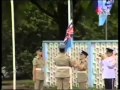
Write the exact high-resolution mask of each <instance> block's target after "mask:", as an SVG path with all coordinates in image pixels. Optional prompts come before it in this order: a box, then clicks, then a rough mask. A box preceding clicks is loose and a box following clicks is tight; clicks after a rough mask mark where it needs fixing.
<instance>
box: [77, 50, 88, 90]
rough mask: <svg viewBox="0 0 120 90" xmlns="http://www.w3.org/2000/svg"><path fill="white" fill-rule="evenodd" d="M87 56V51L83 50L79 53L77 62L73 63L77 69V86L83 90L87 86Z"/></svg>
mask: <svg viewBox="0 0 120 90" xmlns="http://www.w3.org/2000/svg"><path fill="white" fill-rule="evenodd" d="M87 56H88V53H87V52H85V51H82V52H81V53H80V60H79V61H78V62H76V65H75V67H76V68H77V69H78V72H77V79H78V83H79V87H80V89H81V90H85V89H87V88H88V86H87V82H88V75H87V74H88V73H87V69H88V63H87Z"/></svg>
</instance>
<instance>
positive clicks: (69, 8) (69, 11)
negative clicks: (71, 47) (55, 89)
mask: <svg viewBox="0 0 120 90" xmlns="http://www.w3.org/2000/svg"><path fill="white" fill-rule="evenodd" d="M71 22H72V19H71V0H68V25H70V24H71ZM69 56H70V57H71V51H70V53H69ZM69 71H70V89H72V68H71V69H70V70H69Z"/></svg>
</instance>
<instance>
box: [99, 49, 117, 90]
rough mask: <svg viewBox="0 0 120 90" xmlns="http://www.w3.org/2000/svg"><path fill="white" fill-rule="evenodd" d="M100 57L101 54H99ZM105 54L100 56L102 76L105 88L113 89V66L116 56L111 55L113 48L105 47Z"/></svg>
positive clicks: (114, 65) (114, 66)
mask: <svg viewBox="0 0 120 90" xmlns="http://www.w3.org/2000/svg"><path fill="white" fill-rule="evenodd" d="M100 56H101V57H102V55H100ZM106 56H107V57H102V61H101V66H102V77H103V79H104V84H105V89H110V90H113V89H114V83H115V76H116V75H115V74H116V71H115V68H116V60H115V59H116V58H115V57H114V56H113V50H112V49H110V48H106Z"/></svg>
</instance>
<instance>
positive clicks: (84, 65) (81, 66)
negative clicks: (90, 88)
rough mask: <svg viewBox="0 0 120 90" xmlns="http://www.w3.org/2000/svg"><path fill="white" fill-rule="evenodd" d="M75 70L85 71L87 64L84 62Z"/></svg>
mask: <svg viewBox="0 0 120 90" xmlns="http://www.w3.org/2000/svg"><path fill="white" fill-rule="evenodd" d="M77 68H78V69H79V70H81V71H82V70H86V69H87V62H86V61H85V62H84V63H82V64H79V65H78V67H77Z"/></svg>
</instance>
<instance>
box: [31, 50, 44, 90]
mask: <svg viewBox="0 0 120 90" xmlns="http://www.w3.org/2000/svg"><path fill="white" fill-rule="evenodd" d="M36 54H37V55H36V56H35V58H34V59H33V81H34V89H35V90H43V84H44V77H45V76H44V66H45V62H44V59H43V56H42V52H41V51H40V49H37V51H36Z"/></svg>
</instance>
